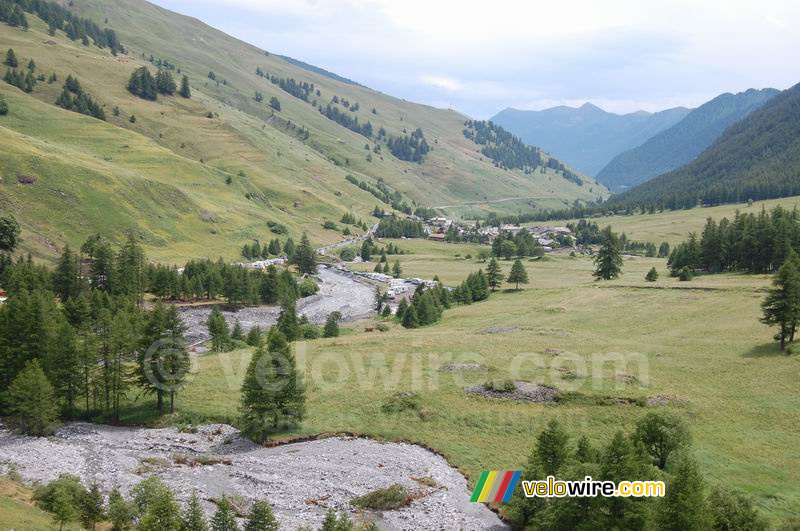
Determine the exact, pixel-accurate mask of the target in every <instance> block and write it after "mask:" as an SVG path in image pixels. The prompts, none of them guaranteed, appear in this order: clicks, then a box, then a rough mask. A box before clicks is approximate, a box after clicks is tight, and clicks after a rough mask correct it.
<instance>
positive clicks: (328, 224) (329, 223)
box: [322, 220, 339, 230]
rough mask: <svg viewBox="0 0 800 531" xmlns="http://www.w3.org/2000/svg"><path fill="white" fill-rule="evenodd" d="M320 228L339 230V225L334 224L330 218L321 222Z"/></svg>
mask: <svg viewBox="0 0 800 531" xmlns="http://www.w3.org/2000/svg"><path fill="white" fill-rule="evenodd" d="M322 228H323V229H327V230H339V227H337V226H336V223H334V222H333V221H331V220H328V221H326V222H325V223H323V224H322Z"/></svg>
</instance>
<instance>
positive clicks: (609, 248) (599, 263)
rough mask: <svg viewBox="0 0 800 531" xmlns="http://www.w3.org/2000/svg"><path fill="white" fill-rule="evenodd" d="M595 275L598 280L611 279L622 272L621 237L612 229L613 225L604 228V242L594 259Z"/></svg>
mask: <svg viewBox="0 0 800 531" xmlns="http://www.w3.org/2000/svg"><path fill="white" fill-rule="evenodd" d="M594 263H595V271H594V276H595V278H597V279H598V280H601V279H602V280H611V279H614V278H617V277H618V276H619V275H620V273H622V253H621V251H620V244H619V237H618V236H617V235H616V234H614V233H613V232H612V231H611V227H610V226H609V227H606V228H605V229H603V243H602V245H601V246H600V250H599V251H598V252H597V257H595V259H594Z"/></svg>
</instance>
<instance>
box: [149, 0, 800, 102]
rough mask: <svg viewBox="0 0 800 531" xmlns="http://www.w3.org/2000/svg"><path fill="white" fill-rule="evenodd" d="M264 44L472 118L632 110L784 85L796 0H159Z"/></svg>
mask: <svg viewBox="0 0 800 531" xmlns="http://www.w3.org/2000/svg"><path fill="white" fill-rule="evenodd" d="M156 1H157V2H158V3H160V4H161V5H164V6H165V7H168V8H172V9H175V10H177V11H179V12H182V13H186V14H190V15H193V16H197V17H198V18H200V19H202V20H205V21H207V22H209V23H211V24H212V25H215V26H217V27H219V28H220V29H222V30H223V31H227V32H229V33H232V34H234V35H236V36H238V37H240V38H244V39H245V40H247V41H249V42H252V43H253V44H256V45H258V46H261V47H264V48H266V49H267V50H270V51H273V52H276V53H281V54H285V55H290V56H292V57H296V58H298V59H302V60H304V61H307V62H309V63H312V64H316V65H319V66H321V67H323V68H326V69H328V70H331V71H334V72H337V73H339V74H341V75H344V76H346V77H349V78H351V79H354V80H356V81H359V82H361V83H364V84H365V85H367V86H372V87H373V88H376V89H378V90H381V91H383V92H386V93H389V94H392V95H395V96H398V97H401V98H405V99H408V100H412V101H419V102H422V103H428V104H435V103H441V102H443V101H447V102H448V105H450V104H452V106H453V107H454V108H456V109H458V110H461V111H463V112H466V113H468V114H470V115H472V116H476V117H481V118H482V117H488V116H491V114H493V113H494V112H496V111H497V110H500V109H502V108H504V107H506V106H531V105H539V104H542V103H544V102H550V101H552V102H584V101H592V102H593V103H595V104H597V105H600V106H603V105H607V106H609V108H610V109H612V108H613V110H616V111H621V112H628V111H635V110H638V109H647V110H656V109H657V108H660V107H667V106H674V105H678V104H683V105H687V106H694V105H698V104H699V103H702V102H703V101H705V100H704V99H703V98H705V99H710V98H711V97H713V96H715V95H717V94H719V93H721V92H726V91H739V90H744V89H746V88H749V87H757V88H762V87H765V86H774V87H776V88H786V87H788V86H790V85H792V84H794V83H795V82H796V81H798V79H795V76H797V72H800V54H797V53H795V51H796V50H797V49H798V48H800V36H799V35H800V34H798V32H796V31H793V29H792V28H796V27H798V26H800V2H795V1H793V0H761V1H760V2H758V3H754V2H751V1H747V0H727V1H724V2H723V1H721V0H669V1H667V0H653V1H652V2H641V1H638V0H606V1H604V2H597V1H595V0H563V1H561V2H530V1H517V0H493V1H492V2H491V3H489V4H487V3H486V2H484V1H481V2H477V1H475V0H460V1H455V0H437V1H430V0H405V1H403V2H397V1H396V0H293V1H290V2H286V1H285V0H225V1H224V2H223V1H216V0H191V1H190V0H156Z"/></svg>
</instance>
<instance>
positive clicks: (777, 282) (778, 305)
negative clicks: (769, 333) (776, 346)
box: [761, 251, 800, 351]
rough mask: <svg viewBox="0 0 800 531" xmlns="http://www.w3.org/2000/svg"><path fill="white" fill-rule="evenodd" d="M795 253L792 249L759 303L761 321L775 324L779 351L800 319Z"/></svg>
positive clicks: (799, 278) (796, 258)
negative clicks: (765, 295)
mask: <svg viewBox="0 0 800 531" xmlns="http://www.w3.org/2000/svg"><path fill="white" fill-rule="evenodd" d="M799 261H800V259H798V257H797V255H796V254H795V253H794V252H793V251H792V252H791V253H790V255H789V257H788V258H787V259H786V261H785V262H784V263H783V265H782V266H781V267H780V269H779V270H778V273H777V274H776V275H775V278H774V279H773V281H772V288H771V289H770V290H769V292H768V293H767V297H766V299H765V300H764V302H763V303H762V304H761V308H762V311H763V313H764V316H763V317H762V318H761V322H762V323H764V324H766V325H768V326H777V327H778V333H777V334H776V336H775V339H777V340H778V341H779V342H780V348H781V351H784V350H786V341H787V340H788V341H792V340H793V339H794V333H795V329H796V327H797V322H798V320H800V271H799V270H798V262H799Z"/></svg>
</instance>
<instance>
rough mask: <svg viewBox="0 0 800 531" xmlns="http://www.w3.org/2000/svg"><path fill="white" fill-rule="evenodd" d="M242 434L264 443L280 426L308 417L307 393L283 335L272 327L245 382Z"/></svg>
mask: <svg viewBox="0 0 800 531" xmlns="http://www.w3.org/2000/svg"><path fill="white" fill-rule="evenodd" d="M239 411H240V414H241V426H242V432H243V433H244V434H245V435H247V436H248V437H250V438H251V439H253V440H255V441H258V442H261V441H264V440H265V439H266V438H267V436H268V435H269V434H270V433H272V432H274V431H275V430H276V429H278V427H279V426H280V424H281V423H285V424H290V423H295V422H299V421H301V420H302V419H303V417H304V416H305V390H304V387H303V384H302V381H300V377H299V375H298V373H297V368H296V366H295V361H294V356H293V355H292V353H291V349H290V347H289V344H288V342H287V341H286V338H285V337H284V335H283V334H282V333H281V332H280V331H278V330H277V329H276V328H275V327H273V328H272V329H271V330H270V332H269V335H268V336H267V345H266V347H265V348H259V349H258V350H257V351H256V352H255V354H253V358H252V359H251V360H250V364H249V365H248V367H247V372H246V373H245V378H244V382H243V383H242V392H241V404H240V407H239Z"/></svg>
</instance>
